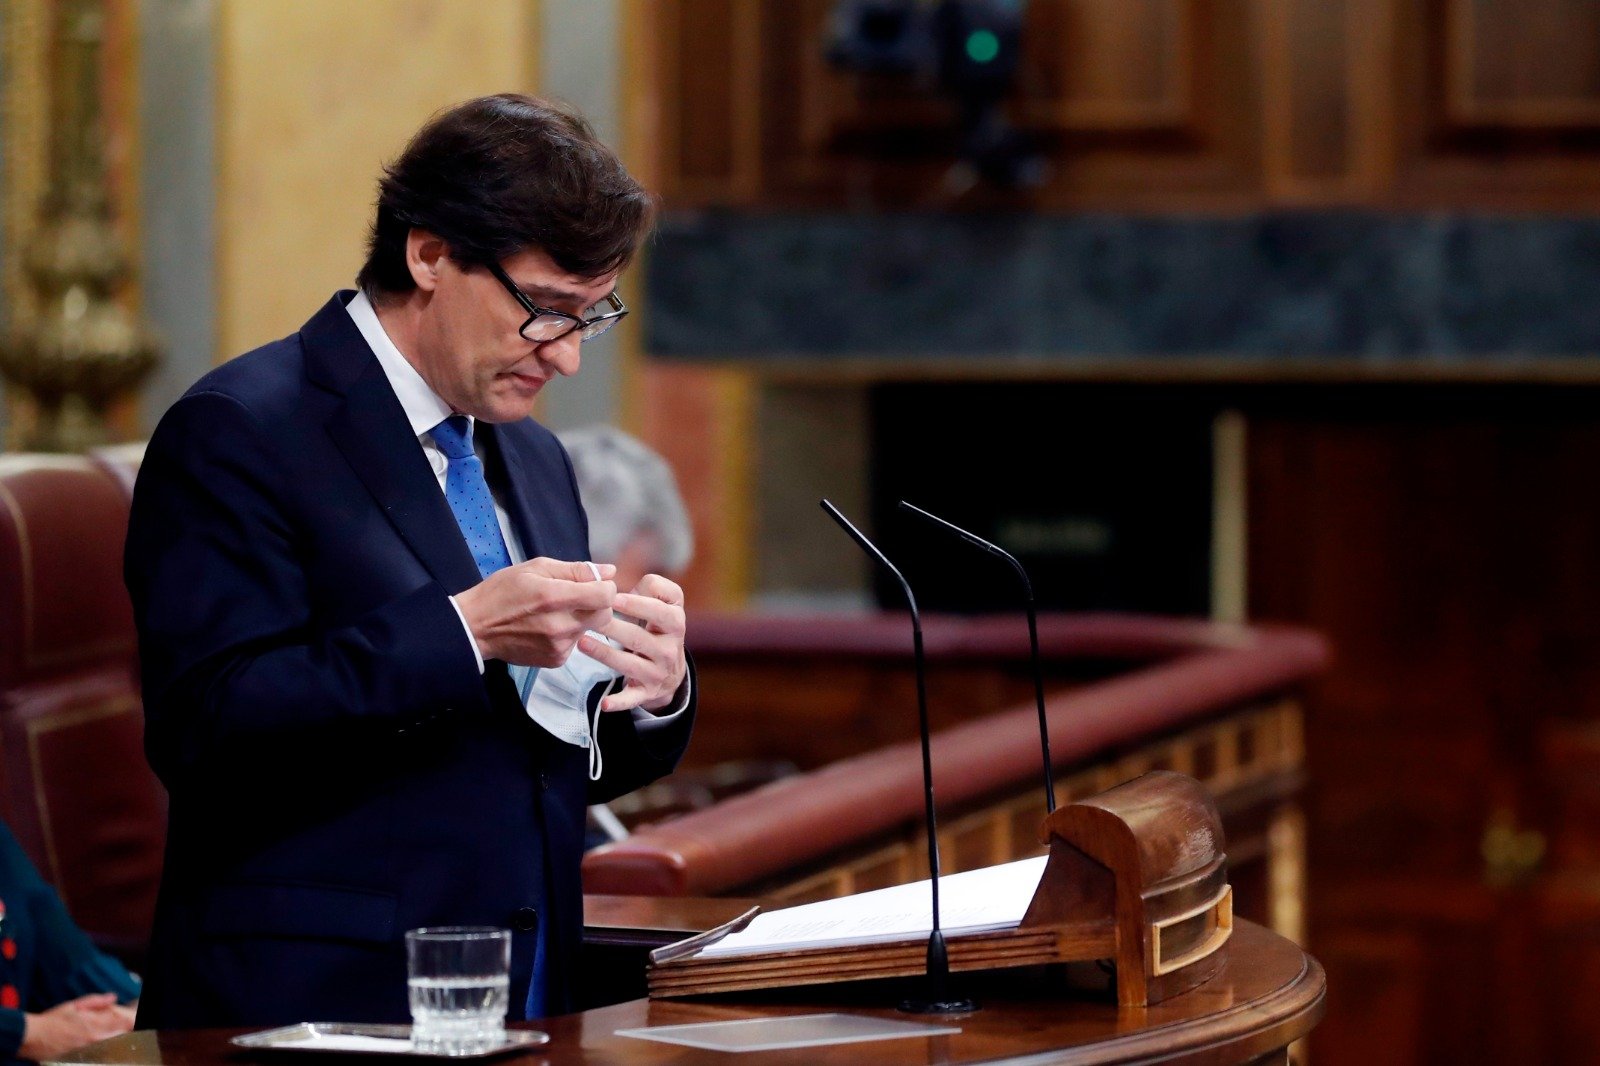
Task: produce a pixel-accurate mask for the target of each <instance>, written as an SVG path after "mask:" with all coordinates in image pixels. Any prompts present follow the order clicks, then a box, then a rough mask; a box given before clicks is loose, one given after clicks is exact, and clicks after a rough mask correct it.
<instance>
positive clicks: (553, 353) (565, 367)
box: [537, 330, 583, 378]
mask: <svg viewBox="0 0 1600 1066" xmlns="http://www.w3.org/2000/svg"><path fill="white" fill-rule="evenodd" d="M582 346H583V338H582V337H580V336H579V335H578V331H577V330H573V331H572V332H571V333H568V334H567V335H566V336H565V337H557V338H556V339H555V340H553V341H545V342H544V343H543V344H541V345H539V347H538V349H537V353H538V356H539V361H540V362H542V363H544V364H545V365H546V366H548V367H549V368H550V369H551V370H553V371H555V372H556V373H557V374H560V375H561V376H562V377H566V378H570V377H571V376H572V375H574V374H576V373H577V372H578V366H579V364H580V363H581V362H582V361H583V356H582V350H583V348H582Z"/></svg>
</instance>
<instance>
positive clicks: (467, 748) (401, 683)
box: [126, 96, 693, 1027]
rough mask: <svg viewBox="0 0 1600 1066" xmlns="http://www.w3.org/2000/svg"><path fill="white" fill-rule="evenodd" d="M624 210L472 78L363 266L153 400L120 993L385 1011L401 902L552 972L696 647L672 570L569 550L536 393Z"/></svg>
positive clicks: (550, 124) (140, 517)
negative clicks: (159, 411)
mask: <svg viewBox="0 0 1600 1066" xmlns="http://www.w3.org/2000/svg"><path fill="white" fill-rule="evenodd" d="M649 214H650V201H649V198H648V196H647V194H646V193H645V192H644V191H643V190H642V189H641V188H640V187H639V186H638V185H637V184H636V183H635V182H634V181H633V179H632V178H630V177H629V176H628V175H627V173H626V172H625V171H624V170H623V168H622V166H621V164H620V163H619V162H618V161H617V159H616V158H615V156H614V155H612V153H611V152H610V151H609V150H607V149H606V148H605V147H604V146H603V145H601V144H600V143H599V142H598V141H597V140H596V139H595V138H594V136H593V133H592V132H591V131H590V129H589V128H588V126H587V125H586V124H585V123H584V122H583V121H582V120H581V119H579V118H577V117H576V116H574V115H572V114H569V113H567V112H565V111H563V110H561V109H559V108H556V107H553V106H551V105H549V104H546V103H544V102H541V101H537V100H533V99H530V98H527V97H519V96H499V97H487V98H484V99H480V100H474V101H469V102H468V103H466V104H463V105H460V106H459V107H456V108H454V109H451V110H449V111H447V112H444V113H442V114H441V115H439V116H436V117H435V118H434V119H433V120H432V121H430V122H429V123H428V125H426V126H425V127H423V129H422V130H421V131H419V132H418V134H417V135H416V136H415V137H414V138H413V139H412V142H411V143H410V144H409V145H408V146H407V148H406V150H405V153H404V154H403V155H402V156H401V157H400V159H399V160H397V161H396V162H395V163H394V164H392V165H391V166H390V167H388V168H387V170H386V172H385V176H384V178H383V181H382V183H381V187H380V193H379V204H378V211H377V218H376V221H375V223H374V226H373V231H372V235H371V241H370V247H369V254H368V259H367V262H366V264H365V266H364V267H363V268H362V271H361V274H360V276H359V278H358V282H359V286H360V291H359V292H355V293H350V292H344V293H339V294H337V295H335V297H334V298H333V299H332V300H330V301H329V302H328V304H327V305H326V306H325V307H323V308H322V310H320V311H318V312H317V313H316V315H314V316H313V317H312V318H311V320H310V321H309V322H307V323H306V324H305V325H304V326H303V327H302V328H301V329H300V331H299V332H298V333H296V334H294V335H292V336H289V337H287V338H285V339H283V340H280V341H276V342H274V343H272V344H268V345H266V346H265V347H263V348H259V349H257V350H255V351H253V352H250V353H248V354H246V355H244V356H241V357H240V358H238V359H235V360H233V361H232V362H230V363H227V364H225V365H223V366H221V367H219V368H217V369H216V370H215V371H213V372H212V373H210V374H207V375H206V376H205V377H204V378H202V379H201V380H200V381H199V382H198V383H197V384H196V385H195V386H194V387H193V388H192V389H190V390H189V392H188V393H187V394H185V395H184V397H183V398H182V399H180V400H179V401H178V402H177V403H176V404H175V405H174V406H173V407H172V409H171V410H169V411H168V412H167V414H166V415H165V416H164V417H163V418H162V420H161V423H160V425H159V427H158V428H157V429H156V432H155V434H154V435H153V437H152V439H151V442H150V447H149V449H148V452H147V453H146V457H145V460H144V464H143V467H142V469H141V471H140V475H139V481H138V486H137V489H136V491H135V496H134V504H133V515H132V520H131V523H130V528H129V533H128V546H127V558H126V576H127V581H128V587H129V590H130V592H131V594H132V597H133V602H134V607H135V613H136V617H137V621H138V626H139V639H140V655H141V662H142V667H143V678H144V696H145V709H146V748H147V751H148V754H149V757H150V761H151V764H152V765H153V766H154V767H155V769H156V772H157V773H158V774H160V776H161V778H162V780H163V781H164V782H165V784H166V786H167V789H168V792H169V794H170V797H171V813H170V822H169V826H170V828H169V841H168V848H167V861H166V868H165V871H164V874H163V880H162V888H161V899H160V904H159V907H158V913H157V917H156V927H155V932H154V942H153V944H152V949H151V956H150V960H149V972H148V974H147V975H146V984H145V992H144V996H143V999H142V1001H141V1006H140V1016H139V1024H140V1026H141V1027H192V1026H220V1025H271V1024H279V1023H287V1022H292V1021H301V1020H316V1019H324V1020H338V1021H403V1020H405V1019H406V1018H407V1016H408V1009H407V998H406V985H405V953H404V947H403V937H404V933H405V931H406V930H407V929H410V928H415V927H418V926H426V925H494V926H510V927H511V928H512V930H513V941H512V964H511V979H512V1007H511V1013H512V1016H513V1017H517V1016H521V1015H523V1014H527V1015H529V1016H538V1015H541V1014H548V1013H558V1012H560V1011H561V1010H563V1009H565V1008H567V1007H568V1006H569V983H570V982H569V977H570V975H571V973H572V970H573V965H574V955H575V953H576V951H577V948H578V941H579V934H580V929H581V924H582V895H581V887H580V884H579V870H578V863H579V857H580V852H581V848H582V842H583V830H584V812H585V808H586V806H587V804H589V803H594V802H602V801H604V800H606V799H609V798H611V797H613V796H616V795H618V794H620V793H622V792H624V791H627V790H629V789H632V788H635V787H637V786H638V785H640V784H643V783H645V782H647V781H649V780H652V779H654V778H656V777H658V776H660V775H661V774H663V773H666V772H668V771H669V770H670V769H671V768H672V766H673V765H674V763H675V762H676V760H677V759H678V757H679V756H680V755H681V754H682V751H683V748H684V745H685V744H686V743H687V740H688V733H689V727H690V722H691V719H692V716H693V699H692V691H691V690H692V678H691V676H690V673H689V666H688V661H687V657H686V655H685V654H684V650H683V633H684V612H683V606H682V604H683V598H682V592H681V590H680V589H679V588H678V586H676V585H675V584H673V583H672V582H670V581H668V580H666V579H665V578H662V577H659V576H655V575H650V576H647V577H646V578H644V579H643V580H642V581H640V582H639V583H638V585H637V587H635V588H633V589H632V590H631V591H628V592H619V591H618V590H617V589H616V587H615V586H614V585H613V583H612V582H611V580H610V578H611V577H612V575H613V573H614V571H613V569H612V568H611V567H610V566H609V565H606V564H601V565H599V566H595V565H592V564H590V563H589V562H588V561H587V560H588V559H589V554H588V530H587V526H586V521H585V518H584V512H583V508H582V505H581V504H580V502H579V499H578V492H577V488H576V485H575V482H574V479H573V475H572V468H571V464H570V463H569V462H568V460H567V457H566V454H565V452H564V451H563V450H562V448H561V446H560V445H559V444H558V443H557V442H556V440H555V438H554V437H553V436H552V435H551V434H550V433H549V432H548V431H546V430H545V429H544V428H543V427H541V426H540V425H538V424H537V423H536V422H534V421H533V420H532V419H531V418H530V417H529V414H530V412H531V410H532V408H533V405H534V399H535V397H536V396H537V394H538V392H539V390H540V389H541V388H542V387H543V386H544V385H545V384H546V383H547V382H548V381H549V380H550V379H552V378H554V377H557V376H567V375H571V374H574V373H576V372H577V370H578V364H579V354H580V344H581V341H582V339H583V338H584V337H585V336H592V335H595V334H596V333H598V332H600V331H602V330H604V329H605V328H606V327H607V326H609V325H610V324H612V323H613V322H615V321H616V320H617V319H618V318H620V317H621V316H622V314H624V313H626V312H625V309H624V308H623V306H622V303H621V301H620V300H619V299H617V297H616V294H615V291H614V285H615V281H616V277H617V274H618V272H619V271H620V270H621V269H622V267H623V266H625V265H626V263H627V262H628V261H629V259H630V258H631V256H632V255H633V252H634V249H635V248H636V247H637V244H638V241H639V240H640V238H641V236H642V235H643V233H644V232H645V230H646V229H647V227H648V225H649ZM524 560H526V561H524ZM613 612H615V613H613Z"/></svg>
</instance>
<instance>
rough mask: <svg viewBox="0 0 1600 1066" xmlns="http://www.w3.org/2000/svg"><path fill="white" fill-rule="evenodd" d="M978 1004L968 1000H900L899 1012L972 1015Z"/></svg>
mask: <svg viewBox="0 0 1600 1066" xmlns="http://www.w3.org/2000/svg"><path fill="white" fill-rule="evenodd" d="M977 1009H978V1004H977V1003H976V1002H974V1001H973V1000H970V999H902V1000H901V1001H900V1010H901V1011H902V1012H903V1013H906V1014H972V1013H974V1012H976V1011H977Z"/></svg>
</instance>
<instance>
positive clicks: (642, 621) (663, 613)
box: [578, 574, 689, 711]
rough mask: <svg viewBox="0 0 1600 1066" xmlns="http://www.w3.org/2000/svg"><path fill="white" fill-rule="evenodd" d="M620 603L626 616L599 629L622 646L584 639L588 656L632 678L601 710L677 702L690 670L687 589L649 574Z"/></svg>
mask: <svg viewBox="0 0 1600 1066" xmlns="http://www.w3.org/2000/svg"><path fill="white" fill-rule="evenodd" d="M614 606H615V608H616V611H617V613H618V614H619V615H622V616H626V617H618V618H612V619H611V620H610V621H609V622H607V623H606V624H605V625H600V626H595V627H594V628H595V629H596V630H597V631H599V632H601V633H604V634H605V635H606V636H608V637H610V638H611V639H612V640H615V641H616V642H617V643H618V644H620V645H622V647H620V648H613V647H611V646H610V645H609V644H606V643H604V642H603V641H598V640H595V639H594V638H593V637H584V638H583V639H582V640H580V641H579V642H578V648H579V649H580V650H581V651H582V652H583V653H584V654H585V655H587V656H589V657H590V658H592V659H596V660H598V661H599V662H602V663H604V664H605V665H607V666H609V667H611V669H613V670H615V671H616V672H617V673H619V674H621V675H622V676H623V677H625V678H627V679H628V683H627V685H626V686H624V687H623V689H622V691H621V692H617V693H614V694H613V695H610V696H607V697H606V698H605V699H603V700H601V701H600V709H601V710H602V711H625V710H629V709H630V708H633V707H643V708H644V709H645V710H647V711H659V710H660V709H661V708H663V707H665V706H667V705H668V704H669V703H671V702H672V698H673V694H674V693H676V692H677V691H678V686H679V685H681V684H683V678H684V675H685V674H686V673H688V670H689V664H688V659H687V657H686V656H685V655H684V652H683V634H684V628H685V624H686V619H685V617H684V613H683V589H681V588H679V587H678V586H677V585H676V584H675V583H673V582H671V581H668V580H667V579H666V578H664V577H662V576H660V575H659V574H646V575H645V576H644V577H643V578H641V579H640V580H639V584H638V585H636V586H634V589H633V591H632V592H624V593H621V594H619V595H618V596H617V598H616V601H615V604H614ZM630 619H632V620H630Z"/></svg>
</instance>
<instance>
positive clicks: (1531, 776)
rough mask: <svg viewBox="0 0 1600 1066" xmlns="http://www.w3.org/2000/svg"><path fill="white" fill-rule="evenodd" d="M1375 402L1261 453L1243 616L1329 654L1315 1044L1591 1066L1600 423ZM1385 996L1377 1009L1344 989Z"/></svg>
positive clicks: (1353, 401)
mask: <svg viewBox="0 0 1600 1066" xmlns="http://www.w3.org/2000/svg"><path fill="white" fill-rule="evenodd" d="M1380 395H1381V394H1380V393H1376V392H1368V393H1362V392H1360V390H1342V391H1340V392H1338V393H1333V392H1330V391H1328V390H1322V392H1321V393H1320V394H1319V395H1318V396H1317V397H1316V398H1315V400H1312V399H1308V400H1307V401H1306V404H1307V406H1306V407H1296V408H1294V409H1290V410H1285V411H1275V412H1272V413H1266V412H1263V411H1259V410H1258V412H1257V414H1256V415H1255V416H1254V417H1253V418H1252V420H1251V426H1250V434H1249V448H1250V452H1249V458H1250V471H1251V479H1250V502H1249V508H1250V542H1251V548H1250V575H1251V576H1250V587H1251V605H1250V606H1251V615H1252V617H1256V618H1262V617H1270V618H1280V619H1284V620H1286V621H1294V622H1297V623H1300V624H1305V625H1308V626H1311V627H1313V628H1316V629H1318V630H1320V631H1321V632H1323V633H1325V634H1326V635H1327V636H1328V637H1329V639H1330V641H1331V642H1332V644H1333V646H1334V648H1335V655H1336V665H1335V668H1334V669H1333V670H1332V671H1330V673H1329V675H1328V676H1327V678H1326V679H1325V681H1324V682H1323V683H1322V684H1321V685H1320V686H1318V688H1317V690H1316V691H1315V693H1314V694H1313V695H1312V696H1311V698H1310V699H1308V701H1307V703H1308V706H1307V725H1306V747H1307V752H1308V760H1309V768H1310V773H1311V778H1312V782H1313V786H1312V790H1311V794H1310V798H1309V803H1308V809H1309V812H1310V818H1311V824H1310V830H1309V838H1310V845H1311V848H1310V886H1311V891H1310V907H1311V912H1310V913H1311V918H1312V924H1311V938H1312V939H1311V943H1312V947H1313V950H1314V951H1316V952H1317V953H1318V955H1319V957H1320V958H1321V959H1322V961H1323V963H1324V965H1325V966H1327V968H1328V974H1329V987H1330V989H1345V990H1346V991H1345V992H1343V993H1342V994H1330V997H1329V1013H1328V1016H1327V1019H1326V1021H1325V1022H1324V1023H1323V1025H1322V1026H1321V1027H1319V1029H1318V1031H1317V1033H1316V1034H1315V1035H1314V1036H1313V1039H1312V1046H1313V1049H1314V1051H1315V1052H1316V1055H1317V1057H1318V1058H1319V1060H1320V1059H1321V1058H1323V1057H1324V1056H1326V1057H1327V1060H1328V1061H1335V1062H1338V1061H1344V1054H1345V1052H1346V1051H1347V1050H1349V1049H1353V1048H1356V1047H1360V1046H1371V1047H1374V1048H1383V1049H1386V1050H1390V1049H1395V1048H1405V1049H1408V1051H1407V1053H1406V1057H1404V1058H1397V1059H1395V1060H1394V1061H1416V1062H1422V1061H1428V1062H1463V1063H1475V1062H1483V1063H1490V1062H1509V1061H1517V1062H1556V1061H1589V1060H1590V1059H1591V1058H1592V1056H1593V1054H1594V1049H1595V1048H1596V1047H1597V1044H1596V1041H1595V1032H1596V1030H1595V1029H1594V1027H1593V1025H1592V1023H1590V1022H1589V1021H1588V1020H1587V1016H1586V1015H1584V1014H1583V1013H1582V1012H1577V1011H1568V1010H1566V1009H1564V1008H1563V1007H1562V1006H1561V1005H1560V1003H1565V1002H1578V1001H1584V1002H1587V1001H1589V1000H1591V999H1592V998H1593V997H1594V996H1595V995H1600V938H1597V937H1596V932H1595V931H1596V930H1600V893H1596V892H1595V891H1594V890H1593V885H1594V884H1596V883H1597V875H1600V843H1597V841H1600V786H1597V785H1596V784H1595V782H1596V780H1597V779H1600V740H1597V739H1596V738H1597V737H1600V665H1597V664H1600V553H1596V551H1595V548H1594V546H1595V544H1596V543H1600V505H1596V504H1595V503H1594V502H1593V501H1592V500H1591V498H1590V495H1592V494H1584V493H1583V492H1582V491H1581V489H1579V488H1578V486H1580V485H1582V484H1584V483H1585V482H1586V478H1587V477H1588V476H1589V475H1588V474H1586V473H1585V472H1586V471H1591V470H1592V469H1593V468H1594V466H1595V465H1596V464H1597V463H1600V420H1597V419H1596V418H1595V417H1594V416H1593V414H1592V413H1590V412H1589V411H1588V410H1586V408H1587V407H1588V406H1589V405H1590V404H1592V399H1588V398H1586V397H1585V396H1584V395H1583V394H1574V393H1572V392H1570V391H1565V390H1560V389H1547V390H1543V391H1539V390H1529V389H1524V390H1507V389H1492V390H1491V389H1487V388H1485V389H1482V390H1478V391H1476V392H1474V391H1473V390H1470V389H1466V390H1454V391H1446V390H1442V389H1434V390H1430V391H1428V392H1427V393H1423V392H1421V391H1420V390H1419V391H1415V392H1413V393H1411V394H1409V396H1399V395H1394V396H1391V397H1390V398H1389V399H1387V400H1385V399H1380V398H1379V397H1380ZM1374 938H1376V939H1374ZM1374 982H1376V987H1379V988H1382V989H1384V990H1385V994H1384V996H1383V1006H1382V1009H1377V1008H1375V1007H1374V1006H1373V1004H1371V1003H1370V1002H1368V1001H1367V999H1368V997H1366V996H1365V994H1364V993H1358V992H1355V991H1353V990H1356V989H1360V988H1362V987H1364V986H1367V985H1370V984H1372V983H1374ZM1552 988H1560V989H1562V992H1561V994H1560V995H1558V996H1555V997H1552V996H1551V995H1549V991H1550V989H1552ZM1558 1000H1559V1001H1560V1003H1558V1002H1557V1001H1558ZM1464 1033H1472V1034H1474V1036H1473V1038H1472V1039H1464V1038H1463V1034H1464Z"/></svg>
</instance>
